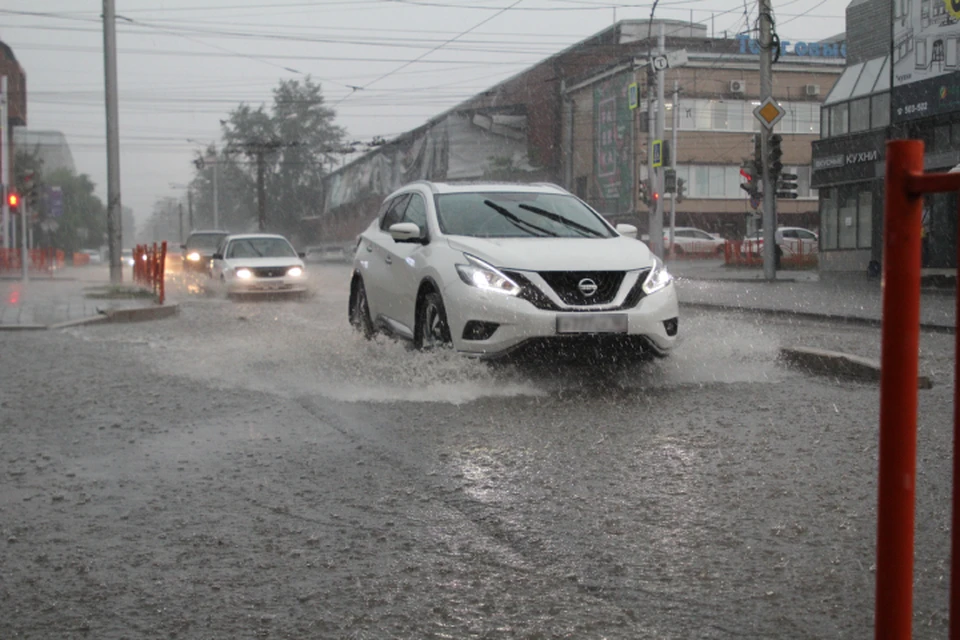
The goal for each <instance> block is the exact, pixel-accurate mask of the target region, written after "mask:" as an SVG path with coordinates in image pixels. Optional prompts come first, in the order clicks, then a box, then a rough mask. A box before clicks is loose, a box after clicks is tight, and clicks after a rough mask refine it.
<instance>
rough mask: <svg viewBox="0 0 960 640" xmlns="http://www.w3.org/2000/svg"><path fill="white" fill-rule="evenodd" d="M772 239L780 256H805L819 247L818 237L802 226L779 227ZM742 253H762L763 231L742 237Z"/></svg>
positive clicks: (816, 250) (815, 251)
mask: <svg viewBox="0 0 960 640" xmlns="http://www.w3.org/2000/svg"><path fill="white" fill-rule="evenodd" d="M774 239H775V241H776V243H777V247H778V248H779V250H780V256H781V257H782V256H801V255H802V256H807V255H810V254H813V253H817V252H818V251H819V247H820V237H819V236H818V235H817V234H816V233H814V232H813V231H810V230H809V229H804V228H802V227H780V228H778V229H777V232H776V234H775V235H774ZM740 251H741V253H743V254H744V255H759V254H762V253H763V231H762V230H760V231H757V232H756V233H754V234H753V235H750V236H748V237H746V238H744V240H743V243H742V244H741V245H740Z"/></svg>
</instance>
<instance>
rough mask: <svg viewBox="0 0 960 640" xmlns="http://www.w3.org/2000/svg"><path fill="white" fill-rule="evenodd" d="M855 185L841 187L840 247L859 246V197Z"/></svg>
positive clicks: (854, 247)
mask: <svg viewBox="0 0 960 640" xmlns="http://www.w3.org/2000/svg"><path fill="white" fill-rule="evenodd" d="M857 196H858V194H857V191H856V190H855V189H854V187H840V206H839V218H840V220H839V222H840V232H839V234H838V235H839V239H840V248H841V249H856V248H857V200H858V198H857Z"/></svg>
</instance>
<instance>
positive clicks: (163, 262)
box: [157, 240, 167, 304]
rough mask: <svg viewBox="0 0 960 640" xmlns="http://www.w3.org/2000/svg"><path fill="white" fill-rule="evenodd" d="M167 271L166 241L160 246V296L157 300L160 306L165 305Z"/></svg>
mask: <svg viewBox="0 0 960 640" xmlns="http://www.w3.org/2000/svg"><path fill="white" fill-rule="evenodd" d="M166 269H167V241H166V240H164V241H163V244H161V245H160V273H159V281H160V295H159V297H158V298H157V302H159V303H160V304H163V298H164V295H165V287H164V282H165V277H164V273H165V272H166Z"/></svg>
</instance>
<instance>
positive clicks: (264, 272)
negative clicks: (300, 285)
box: [249, 267, 290, 278]
mask: <svg viewBox="0 0 960 640" xmlns="http://www.w3.org/2000/svg"><path fill="white" fill-rule="evenodd" d="M289 268H290V267H250V268H249V269H250V272H251V273H252V274H253V275H255V276H257V277H258V278H282V277H283V276H285V275H287V269H289Z"/></svg>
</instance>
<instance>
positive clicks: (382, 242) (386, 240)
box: [357, 193, 410, 322]
mask: <svg viewBox="0 0 960 640" xmlns="http://www.w3.org/2000/svg"><path fill="white" fill-rule="evenodd" d="M409 198H410V196H409V194H406V193H404V194H400V195H399V196H395V197H393V198H390V199H389V200H387V201H386V202H384V203H383V206H381V207H380V214H379V218H378V224H377V226H376V227H374V228H371V229H368V230H367V231H365V232H364V234H363V237H362V240H361V241H360V246H359V247H358V248H357V251H358V252H359V253H360V256H361V257H360V266H361V276H362V277H363V286H364V288H365V289H366V291H367V304H368V305H369V306H370V314H371V316H372V318H373V320H374V321H375V322H376V321H377V318H378V316H389V315H390V312H389V308H390V307H391V306H392V300H391V298H392V296H393V286H392V285H391V283H390V279H391V277H392V276H391V273H390V264H389V262H388V258H389V253H388V248H389V245H392V244H394V242H393V238H391V237H390V234H389V233H387V230H388V229H389V228H390V225H392V224H395V223H397V222H400V218H401V216H402V215H403V210H404V207H405V206H406V204H407V200H408V199H409Z"/></svg>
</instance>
